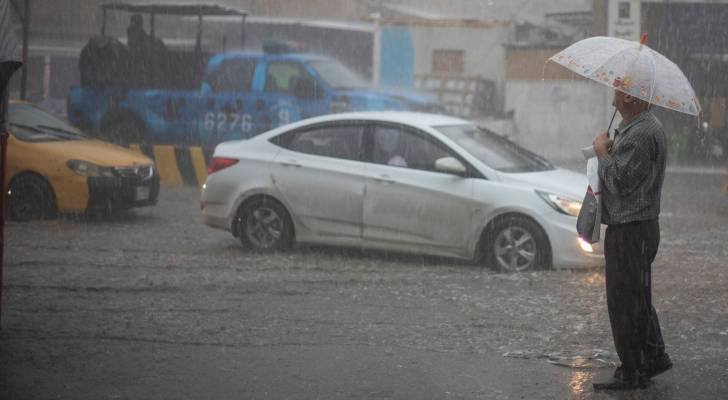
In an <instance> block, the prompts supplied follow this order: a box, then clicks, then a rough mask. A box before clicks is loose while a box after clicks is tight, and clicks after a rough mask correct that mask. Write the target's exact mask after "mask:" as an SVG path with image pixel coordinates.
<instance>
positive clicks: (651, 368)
mask: <svg viewBox="0 0 728 400" xmlns="http://www.w3.org/2000/svg"><path fill="white" fill-rule="evenodd" d="M670 368H672V360H670V356H668V355H667V353H662V355H661V356H659V357H657V358H654V359H652V360H649V361H648V362H646V363H645V373H646V374H647V377H648V378H652V377H655V376H657V375H660V374H661V373H663V372H665V371H667V370H669V369H670Z"/></svg>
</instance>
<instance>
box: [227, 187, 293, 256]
mask: <svg viewBox="0 0 728 400" xmlns="http://www.w3.org/2000/svg"><path fill="white" fill-rule="evenodd" d="M238 223H239V225H238V232H239V234H240V241H241V242H242V243H243V246H245V247H246V248H248V249H250V250H253V251H256V252H262V253H270V252H276V251H283V250H288V249H289V248H290V247H291V245H292V243H293V223H292V222H291V217H290V215H289V214H288V211H286V209H285V207H283V206H282V205H281V204H280V203H278V202H277V201H275V200H273V199H271V198H269V197H259V198H257V199H254V200H252V201H250V202H248V203H247V204H245V205H244V206H243V207H241V210H240V212H239V213H238Z"/></svg>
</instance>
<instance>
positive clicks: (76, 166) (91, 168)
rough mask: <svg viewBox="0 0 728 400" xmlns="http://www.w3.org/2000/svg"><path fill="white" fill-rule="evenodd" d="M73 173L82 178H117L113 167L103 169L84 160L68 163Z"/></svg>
mask: <svg viewBox="0 0 728 400" xmlns="http://www.w3.org/2000/svg"><path fill="white" fill-rule="evenodd" d="M66 165H68V168H70V169H71V171H73V172H75V173H77V174H78V175H81V176H103V177H115V176H116V174H115V173H114V170H113V169H112V168H111V167H102V166H99V165H96V164H94V163H90V162H88V161H83V160H70V161H68V162H67V163H66Z"/></svg>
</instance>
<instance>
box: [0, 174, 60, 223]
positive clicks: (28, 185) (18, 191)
mask: <svg viewBox="0 0 728 400" xmlns="http://www.w3.org/2000/svg"><path fill="white" fill-rule="evenodd" d="M8 193H9V196H8V197H9V200H10V205H9V210H8V211H9V214H10V219H11V220H14V221H31V220H37V219H50V218H54V217H55V216H56V200H55V196H54V193H53V189H52V188H51V186H50V185H49V184H48V182H46V180H45V179H43V178H41V177H40V176H38V175H35V174H22V175H19V176H17V177H16V178H14V179H13V181H12V183H11V184H10V190H9V191H8Z"/></svg>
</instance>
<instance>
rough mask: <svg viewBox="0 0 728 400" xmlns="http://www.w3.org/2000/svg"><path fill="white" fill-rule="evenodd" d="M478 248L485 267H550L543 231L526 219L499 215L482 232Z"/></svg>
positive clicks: (510, 269)
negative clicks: (481, 247)
mask: <svg viewBox="0 0 728 400" xmlns="http://www.w3.org/2000/svg"><path fill="white" fill-rule="evenodd" d="M482 245H483V246H484V248H483V249H482V251H483V254H484V256H485V257H484V260H485V262H486V263H487V265H488V266H490V267H491V268H494V269H496V270H498V271H501V272H508V273H513V272H525V271H531V270H534V269H537V268H544V269H546V268H550V266H551V246H550V245H549V241H548V238H547V237H546V233H545V232H544V231H543V229H541V227H540V226H539V225H538V224H537V223H536V222H534V221H533V220H531V219H530V218H527V217H523V216H519V215H511V216H506V217H503V218H499V219H498V220H496V221H494V222H493V223H492V225H491V226H490V227H489V228H488V229H487V230H486V232H485V233H484V235H483V240H482Z"/></svg>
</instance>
